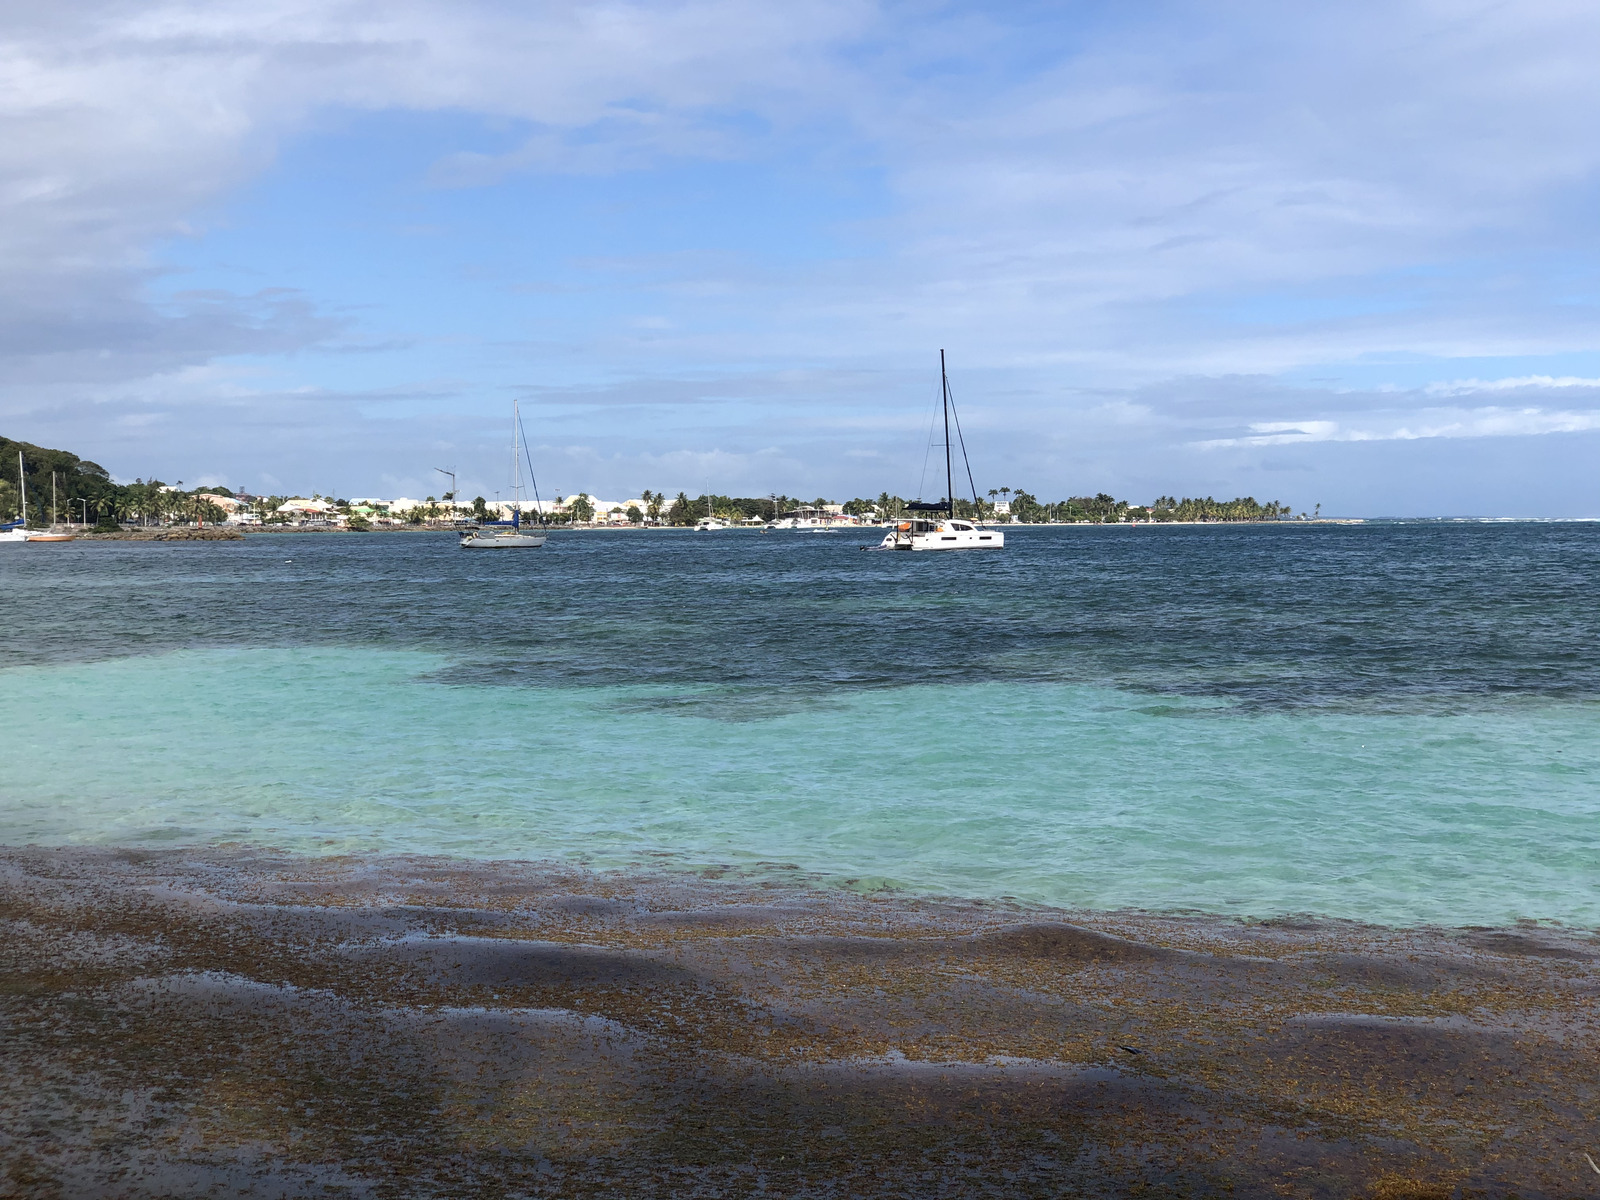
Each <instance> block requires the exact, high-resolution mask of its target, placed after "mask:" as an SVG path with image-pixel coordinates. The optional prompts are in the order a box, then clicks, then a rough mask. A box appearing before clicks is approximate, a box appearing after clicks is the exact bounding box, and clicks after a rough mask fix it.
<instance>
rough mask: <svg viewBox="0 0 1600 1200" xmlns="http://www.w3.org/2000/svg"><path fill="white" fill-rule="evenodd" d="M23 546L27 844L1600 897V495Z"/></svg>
mask: <svg viewBox="0 0 1600 1200" xmlns="http://www.w3.org/2000/svg"><path fill="white" fill-rule="evenodd" d="M875 540H876V539H875V538H874V537H872V536H871V535H870V533H867V532H863V533H859V534H850V533H835V534H824V535H817V534H806V533H793V532H773V533H759V532H750V531H728V532H723V533H708V534H699V533H691V532H677V531H659V532H643V533H641V532H582V531H576V532H575V531H564V532H558V533H556V534H554V535H553V536H552V537H551V539H550V542H549V544H548V545H546V546H545V547H544V548H543V549H541V550H537V551H524V552H512V553H467V552H464V551H462V550H460V549H458V548H457V547H456V545H455V540H454V538H453V537H452V536H450V535H448V534H411V533H404V534H371V535H364V536H354V535H310V534H307V535H271V534H261V535H252V536H250V537H248V538H247V539H246V540H245V541H243V542H231V543H230V542H209V543H172V544H168V543H119V542H75V543H71V544H66V545H54V546H44V545H38V546H32V545H21V546H3V547H0V598H3V602H4V612H5V632H4V636H3V638H0V763H3V765H0V843H4V844H10V845H21V844H29V843H37V844H44V845H72V844H94V845H124V846H162V847H174V846H185V845H194V846H214V845H218V844H226V843H241V844H245V845H261V846H269V847H275V848H279V849H284V850H289V851H296V852H301V853H305V854H311V855H335V854H387V853H404V854H437V855H448V856H460V857H465V858H473V859H532V860H555V861H567V862H576V863H583V864H586V865H589V866H592V867H597V868H637V867H640V866H646V867H649V868H651V869H652V870H669V871H670V870H683V871H697V872H711V873H728V872H734V873H739V874H741V875H747V876H750V877H755V878H759V877H760V876H763V875H772V876H774V877H780V878H782V879H784V880H785V881H790V882H792V881H796V880H804V881H812V882H815V883H816V884H817V885H818V886H823V887H846V888H854V889H865V890H878V889H889V890H892V891H894V892H897V893H900V894H911V895H916V894H937V895H943V896H961V897H972V898H985V899H1001V898H1009V899H1011V900H1014V901H1016V902H1018V903H1020V904H1044V905H1054V906H1063V907H1069V908H1088V909H1123V908H1133V909H1142V910H1148V911H1159V912H1183V911H1196V912H1205V913H1220V914H1231V915H1237V916H1249V917H1257V918H1269V917H1281V916H1286V915H1292V914H1315V915H1318V916H1323V917H1333V918H1343V919H1350V920H1357V921H1366V922H1375V923H1381V924H1393V925H1414V924H1419V923H1435V924H1443V925H1451V926H1459V925H1472V924H1481V925H1501V924H1506V923H1508V922H1512V921H1516V920H1533V921H1545V922H1559V923H1564V924H1568V925H1576V926H1586V927H1587V926H1595V925H1600V736H1597V735H1600V655H1597V649H1600V525H1596V524H1588V523H1570V524H1530V523H1513V524H1504V523H1501V524H1484V523H1470V522H1393V523H1368V524H1364V525H1349V526H1335V525H1309V524H1308V525H1299V524H1293V525H1291V524H1285V525H1273V526H1237V527H1225V526H1184V527H1151V526H1141V527H1135V528H1127V527H1108V528H1021V529H1013V530H1008V531H1007V546H1006V548H1005V549H1004V550H1003V551H1000V552H998V553H988V552H981V551H974V552H970V553H962V554H926V555H923V554H899V555H896V554H882V553H862V552H861V550H860V547H861V546H862V545H864V544H869V543H871V542H874V541H875Z"/></svg>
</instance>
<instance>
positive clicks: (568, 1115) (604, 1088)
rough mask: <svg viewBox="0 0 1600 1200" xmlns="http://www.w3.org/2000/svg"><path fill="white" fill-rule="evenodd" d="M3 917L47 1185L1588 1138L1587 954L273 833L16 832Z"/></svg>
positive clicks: (1537, 1172)
mask: <svg viewBox="0 0 1600 1200" xmlns="http://www.w3.org/2000/svg"><path fill="white" fill-rule="evenodd" d="M0 918H3V919H4V921H5V923H6V933H7V938H6V941H5V942H4V943H0V944H3V945H5V946H6V947H7V949H6V950H5V951H4V954H3V962H4V968H3V969H4V971H5V974H6V975H7V977H8V978H7V980H6V986H5V987H4V988H3V989H0V1014H3V1015H4V1017H5V1019H6V1020H7V1022H8V1038H7V1039H6V1043H5V1048H4V1049H3V1050H0V1056H3V1058H4V1060H5V1061H6V1064H7V1068H8V1071H7V1075H6V1079H5V1081H4V1082H3V1083H0V1087H3V1088H4V1089H5V1092H6V1100H5V1102H4V1103H0V1110H3V1111H4V1112H6V1113H7V1114H9V1115H8V1116H7V1117H6V1118H4V1119H3V1120H0V1144H9V1146H10V1147H11V1150H9V1151H8V1152H7V1154H9V1155H12V1156H13V1161H16V1162H19V1163H21V1164H22V1165H21V1168H20V1169H22V1170H24V1171H27V1172H30V1173H31V1174H29V1175H28V1176H27V1179H30V1180H33V1181H34V1186H35V1187H36V1188H38V1189H39V1190H42V1191H48V1190H49V1189H50V1188H51V1187H57V1188H62V1189H64V1190H66V1191H67V1192H68V1193H69V1194H86V1193H89V1192H93V1191H97V1190H101V1189H102V1188H105V1189H109V1190H113V1191H116V1192H117V1194H119V1195H135V1196H137V1195H159V1194H166V1193H169V1192H172V1191H191V1192H204V1191H213V1190H229V1189H230V1188H231V1187H232V1186H234V1185H235V1184H237V1183H239V1182H240V1181H242V1180H244V1179H245V1178H246V1177H248V1178H249V1179H250V1180H251V1181H252V1182H255V1183H259V1184H261V1185H262V1186H265V1187H267V1190H269V1191H271V1190H273V1189H274V1188H277V1189H279V1190H281V1191H287V1192H291V1193H296V1194H298V1193H299V1192H300V1191H309V1190H320V1189H321V1187H323V1186H326V1185H329V1184H334V1183H343V1184H345V1185H347V1186H349V1187H351V1188H352V1189H353V1190H354V1191H355V1192H356V1194H374V1195H386V1194H406V1195H423V1196H429V1195H445V1194H460V1193H461V1192H462V1191H463V1190H472V1189H486V1190H489V1191H499V1190H502V1189H510V1190H514V1191H517V1192H518V1193H519V1194H528V1195H538V1196H544V1195H549V1196H558V1195H559V1196H570V1195H587V1194H595V1195H600V1194H630V1195H640V1196H668V1195H671V1196H699V1195H706V1196H710V1195H743V1194H755V1193H757V1192H766V1193H767V1194H778V1195H799V1194H805V1195H846V1194H861V1193H862V1192H864V1191H865V1192H869V1193H871V1194H874V1195H907V1196H911V1195H925V1194H929V1193H930V1192H933V1191H939V1190H941V1189H944V1190H951V1189H953V1190H954V1191H955V1192H960V1193H963V1194H979V1193H983V1192H985V1191H997V1193H1004V1194H1007V1195H1057V1194H1062V1193H1063V1192H1066V1193H1068V1194H1079V1193H1081V1192H1083V1191H1085V1190H1087V1191H1090V1192H1093V1193H1095V1194H1100V1193H1107V1194H1126V1193H1128V1192H1130V1191H1135V1190H1138V1189H1141V1188H1150V1189H1154V1190H1155V1191H1156V1192H1157V1193H1168V1194H1181V1195H1203V1194H1213V1193H1215V1194H1228V1195H1232V1196H1236V1197H1243V1196H1263V1197H1265V1196H1269V1195H1280V1194H1284V1189H1285V1188H1290V1189H1291V1190H1294V1191H1296V1192H1298V1191H1299V1190H1302V1189H1303V1188H1305V1187H1315V1188H1317V1189H1319V1194H1328V1195H1353V1194H1369V1195H1385V1196H1390V1197H1402V1196H1409V1197H1423V1196H1430V1197H1431V1196H1447V1195H1452V1194H1467V1193H1469V1192H1471V1191H1473V1190H1477V1191H1479V1192H1480V1193H1487V1194H1490V1195H1505V1194H1507V1193H1508V1192H1510V1191H1516V1192H1518V1193H1519V1194H1520V1195H1522V1196H1524V1197H1527V1198H1529V1200H1531V1198H1532V1197H1535V1196H1540V1195H1550V1196H1554V1195H1569V1194H1573V1193H1574V1191H1579V1192H1581V1191H1582V1190H1583V1189H1584V1187H1585V1183H1586V1182H1587V1181H1586V1179H1585V1176H1584V1174H1583V1172H1586V1171H1588V1167H1587V1165H1586V1164H1585V1163H1584V1161H1583V1159H1582V1158H1581V1152H1583V1151H1585V1150H1587V1151H1589V1152H1591V1153H1593V1152H1594V1147H1595V1146H1596V1144H1600V1117H1597V1114H1596V1106H1595V1104H1594V1103H1593V1100H1594V1096H1593V1090H1594V1087H1595V1084H1594V1082H1593V1081H1592V1079H1590V1078H1589V1076H1590V1075H1591V1074H1592V1072H1589V1071H1587V1070H1586V1069H1584V1068H1583V1066H1582V1065H1581V1064H1583V1063H1585V1062H1593V1061H1594V1057H1593V1056H1594V1054H1595V1052H1596V1051H1597V1050H1600V1018H1597V1016H1596V1012H1595V1005H1594V999H1595V997H1596V996H1597V995H1600V943H1597V941H1596V939H1595V938H1593V937H1591V936H1586V935H1582V934H1578V933H1576V932H1574V931H1572V930H1567V929H1552V928H1549V927H1545V926H1532V925H1521V926H1512V927H1504V928H1493V929H1491V928H1463V929H1453V930H1451V929H1440V928H1433V927H1420V928H1413V929H1390V928H1385V927H1377V926H1362V925H1355V924H1353V923H1349V922H1342V921H1326V920H1300V919H1293V918H1285V919H1279V920H1276V921H1240V920H1236V919H1232V918H1228V917H1211V916H1206V917H1201V916H1194V915H1181V914H1175V915H1158V914H1146V913H1129V912H1116V913H1084V912H1074V911H1066V910H1060V909H1046V908H1039V907H1022V906H1017V905H1011V904H1007V903H1005V902H982V901H962V900H955V899H947V898H929V897H906V896H884V895H878V894H862V893H855V892H844V891H837V890H824V889H819V888H815V887H811V886H807V885H804V884H800V885H798V886H797V885H796V884H793V883H786V882H783V881H781V880H776V879H772V878H768V877H763V878H760V879H749V878H728V877H723V878H718V877H716V876H715V873H702V874H698V875H696V876H692V877H690V876H685V875H679V874H673V873H667V872H654V871H634V872H596V871H589V870H585V869H583V868H579V867H571V866H564V865H559V864H549V863H529V862H504V861H503V862H468V861H462V860H454V859H445V858H419V857H406V856H395V857H376V856H374V857H341V858H329V859H317V858H309V857H300V856H292V855H286V854H279V853H273V852H268V851H256V850H250V849H245V848H232V849H229V848H212V849H174V850H166V851H146V850H115V849H82V848H68V849H42V848H36V847H27V848H0ZM41 1121H42V1122H43V1125H42V1126H39V1125H38V1124H37V1123H38V1122H41ZM25 1124H32V1125H34V1126H35V1127H39V1128H47V1129H48V1130H49V1131H50V1132H49V1133H48V1134H47V1135H44V1136H38V1135H34V1136H28V1135H27V1134H26V1130H25V1129H24V1128H23V1126H24V1125H25ZM135 1130H137V1131H138V1132H137V1133H135V1132H134V1131H135ZM106 1139H113V1142H114V1143H115V1144H118V1150H117V1152H116V1153H115V1154H110V1153H107V1152H106V1151H104V1150H103V1149H101V1147H102V1146H104V1145H106V1144H109V1143H107V1141H106ZM130 1139H131V1140H130ZM19 1150H20V1151H21V1152H22V1155H21V1157H20V1158H16V1157H14V1156H15V1154H16V1153H17V1151H19ZM0 1157H4V1156H0ZM0 1170H3V1168H0ZM0 1178H4V1175H3V1174H0ZM113 1179H115V1180H117V1182H116V1183H115V1184H114V1185H113V1184H112V1180H113ZM1458 1189H1459V1191H1458Z"/></svg>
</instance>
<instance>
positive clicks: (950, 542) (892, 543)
mask: <svg viewBox="0 0 1600 1200" xmlns="http://www.w3.org/2000/svg"><path fill="white" fill-rule="evenodd" d="M1005 544H1006V535H1005V534H1003V533H1001V532H1000V531H999V530H998V529H971V530H958V531H956V532H954V533H900V532H899V531H898V530H896V531H894V532H891V533H889V534H888V535H887V536H886V537H885V538H884V539H883V543H882V547H881V548H882V549H884V550H999V549H1001V548H1002V547H1003V546H1004V545H1005Z"/></svg>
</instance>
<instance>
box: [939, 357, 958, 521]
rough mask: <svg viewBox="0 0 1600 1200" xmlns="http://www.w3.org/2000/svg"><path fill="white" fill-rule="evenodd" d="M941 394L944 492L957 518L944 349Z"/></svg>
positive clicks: (951, 517)
mask: <svg viewBox="0 0 1600 1200" xmlns="http://www.w3.org/2000/svg"><path fill="white" fill-rule="evenodd" d="M939 384H940V387H941V389H942V391H941V393H940V395H941V397H942V399H943V400H944V494H945V496H946V497H948V498H949V501H950V519H951V520H952V521H954V520H955V519H956V477H955V475H954V474H953V473H952V470H951V467H950V376H949V375H947V374H945V369H944V351H943V350H940V351H939Z"/></svg>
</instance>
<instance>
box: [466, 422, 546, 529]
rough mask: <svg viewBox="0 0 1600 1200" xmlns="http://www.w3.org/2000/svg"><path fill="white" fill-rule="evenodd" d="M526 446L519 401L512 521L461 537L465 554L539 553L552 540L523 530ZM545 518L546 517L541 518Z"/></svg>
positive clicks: (513, 456)
mask: <svg viewBox="0 0 1600 1200" xmlns="http://www.w3.org/2000/svg"><path fill="white" fill-rule="evenodd" d="M525 449H526V442H525V440H524V439H523V437H522V409H521V406H520V403H519V402H518V401H512V403H511V520H509V521H480V522H479V523H478V524H477V525H475V526H473V527H472V528H471V529H468V530H467V531H466V532H465V533H463V534H462V535H461V548H462V549H463V550H478V549H483V550H537V549H538V548H539V547H540V546H542V545H544V543H545V539H546V538H547V537H548V536H549V535H548V534H547V533H546V532H545V530H544V529H542V528H540V529H536V530H533V531H532V532H524V531H523V528H522V455H523V452H524V450H525ZM528 478H529V480H530V481H531V480H532V479H533V464H532V463H531V462H530V463H529V464H528ZM533 496H534V503H535V504H536V505H538V503H539V489H538V485H537V483H535V485H534V493H533ZM541 515H542V514H541Z"/></svg>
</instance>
